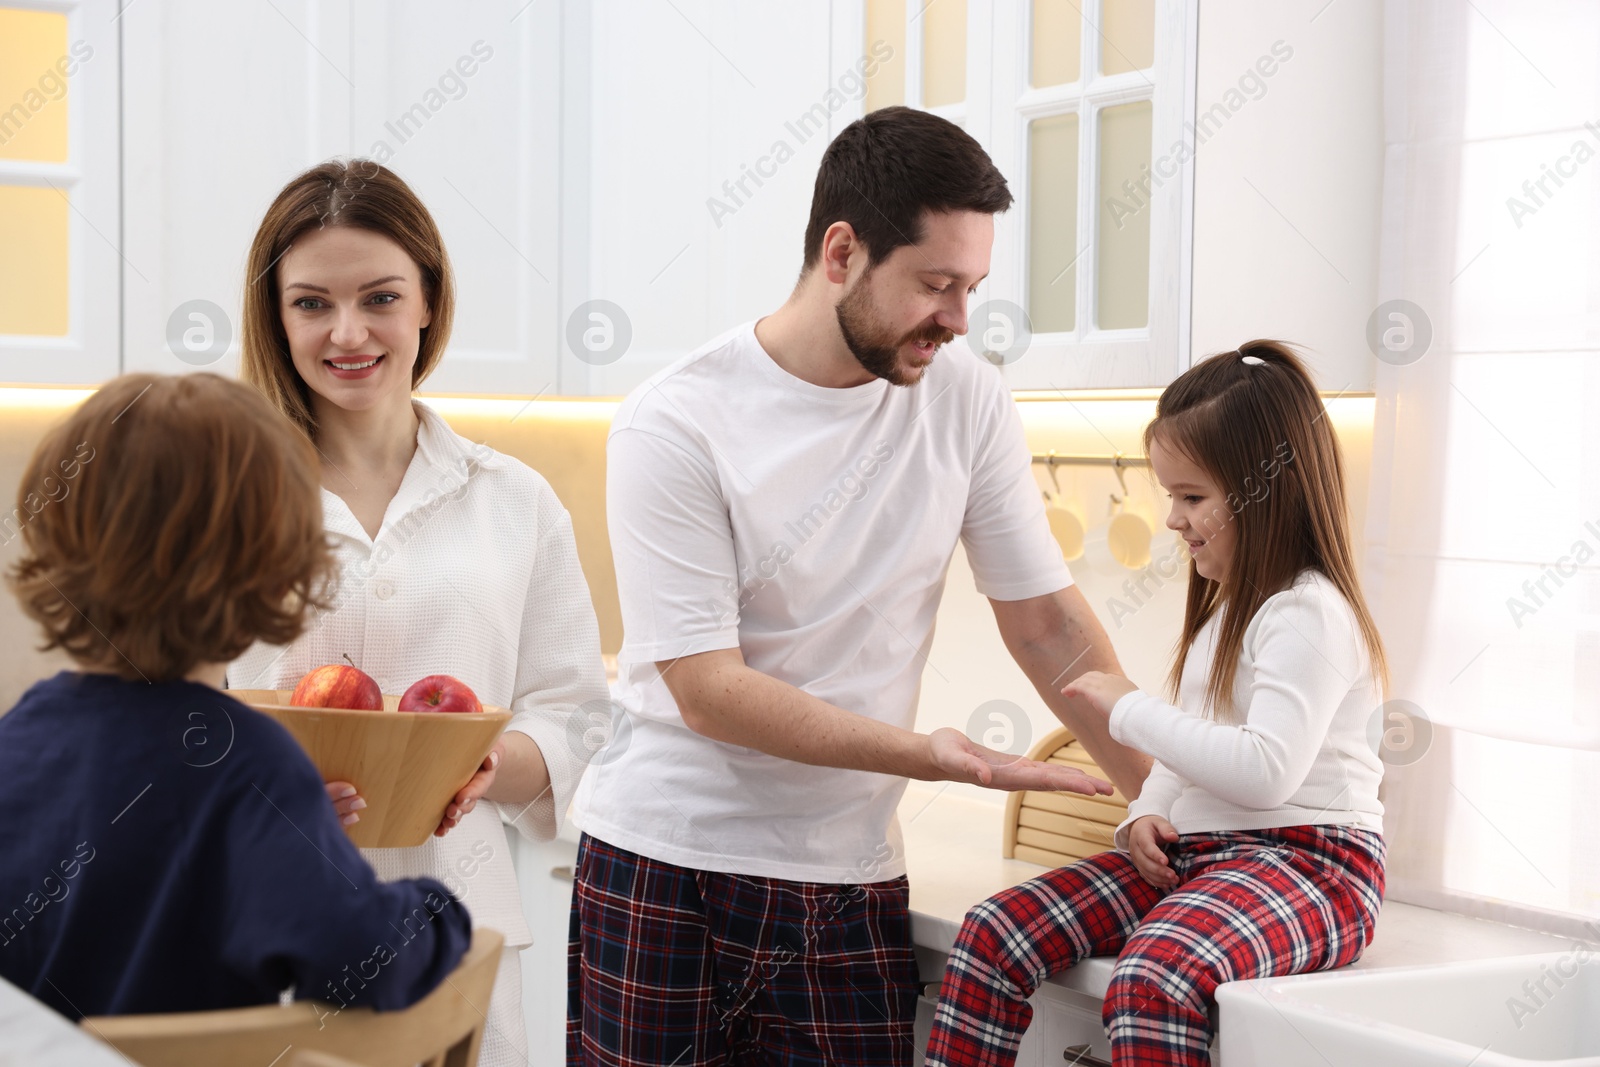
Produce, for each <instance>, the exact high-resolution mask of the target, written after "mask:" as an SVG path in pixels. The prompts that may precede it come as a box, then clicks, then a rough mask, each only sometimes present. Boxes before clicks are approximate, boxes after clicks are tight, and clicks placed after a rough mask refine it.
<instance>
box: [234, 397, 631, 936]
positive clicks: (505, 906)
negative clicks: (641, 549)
mask: <svg viewBox="0 0 1600 1067" xmlns="http://www.w3.org/2000/svg"><path fill="white" fill-rule="evenodd" d="M416 411H417V416H418V419H419V421H420V426H419V427H418V430H417V450H416V453H415V455H414V456H413V457H412V460H411V465H410V466H409V467H408V468H407V469H406V474H405V478H404V480H403V481H402V482H401V484H400V489H399V491H398V492H397V493H396V494H395V497H394V500H393V501H391V502H390V504H389V507H388V510H387V511H386V512H385V513H384V516H383V524H382V526H381V527H380V528H379V530H378V536H377V537H375V538H371V537H368V536H367V532H366V530H364V529H363V528H362V526H361V524H360V523H359V522H358V521H357V520H356V518H355V516H354V515H353V514H352V513H351V511H350V509H349V507H348V506H346V504H345V502H344V501H343V500H342V499H340V498H339V497H338V496H336V495H335V494H333V493H331V492H329V491H327V490H326V489H324V490H323V492H322V507H323V521H324V524H325V525H326V527H327V530H328V535H329V538H330V541H331V542H332V544H333V546H334V550H335V553H336V555H337V557H338V561H339V587H338V592H337V596H336V599H335V601H334V603H333V606H332V608H331V609H330V610H329V611H327V612H325V613H322V614H320V615H317V616H316V617H315V618H313V619H312V620H311V622H310V624H309V625H308V627H307V630H306V632H305V633H304V634H302V635H301V636H300V638H299V639H298V640H296V641H295V642H293V643H292V644H290V645H287V646H283V647H274V646H271V645H264V644H257V645H254V646H253V647H251V648H250V649H249V650H248V651H247V652H245V654H244V655H243V656H241V657H240V658H239V659H238V660H236V661H234V663H233V664H232V665H231V666H230V667H229V669H228V684H229V686H230V687H231V688H236V689H289V688H292V687H293V686H294V685H295V684H296V683H297V682H298V681H299V680H300V678H301V677H302V676H303V675H304V674H305V673H306V672H307V671H309V670H311V669H312V668H314V667H319V666H321V665H323V664H326V663H338V662H340V661H341V659H342V657H343V656H344V655H345V654H346V653H348V654H349V655H350V658H351V659H352V660H354V661H355V663H356V666H358V667H360V668H361V669H362V670H364V671H366V672H367V673H368V674H370V675H371V676H372V677H373V678H374V679H375V680H376V681H377V683H378V686H379V687H380V688H381V689H382V690H383V691H384V692H385V693H403V692H405V690H406V689H407V688H409V687H410V685H411V683H412V682H415V681H417V680H418V679H420V678H422V677H424V676H426V675H429V674H449V675H453V676H455V677H457V678H459V679H461V680H462V681H463V682H465V683H467V685H469V686H471V687H472V690H473V692H474V693H476V694H477V696H478V698H479V699H480V700H481V701H483V702H484V703H485V704H494V705H498V706H500V707H504V708H508V709H510V710H511V711H512V712H513V717H512V719H511V722H510V723H509V724H508V725H507V727H506V729H507V731H516V732H518V733H523V734H527V735H528V736H529V737H531V738H533V740H534V741H535V742H536V743H537V744H538V745H539V750H540V752H541V753H542V754H543V756H544V761H545V764H546V765H547V766H548V767H549V769H550V782H551V789H549V790H548V791H546V793H545V794H544V796H542V797H540V798H539V799H538V800H536V801H535V802H534V803H533V804H531V805H529V806H528V807H527V808H526V809H525V810H523V809H518V808H513V807H512V806H510V805H505V806H501V805H496V804H493V803H488V802H483V803H479V804H478V805H477V807H476V808H475V809H474V810H473V811H472V812H470V813H469V814H468V815H467V816H466V817H465V818H464V819H462V820H461V822H460V823H459V824H458V825H457V826H456V827H455V828H454V829H452V830H451V831H450V832H449V833H448V834H446V835H445V836H444V837H442V838H440V837H435V838H429V840H428V842H427V843H426V844H423V845H419V846H417V847H415V848H397V849H363V850H362V854H363V855H364V856H365V857H366V858H367V860H368V861H369V862H370V863H371V864H372V866H373V868H374V869H375V870H376V871H377V873H378V877H379V878H381V879H383V880H384V881H391V880H393V879H396V878H408V877H416V876H419V875H428V876H431V877H434V878H437V879H439V880H440V881H442V882H444V883H445V885H446V886H448V887H449V888H450V889H451V890H452V891H453V892H455V893H456V894H457V895H458V896H460V897H461V898H462V899H463V900H465V901H466V903H467V907H468V909H469V910H470V911H471V912H472V918H473V922H474V924H481V925H484V926H489V927H492V928H494V929H496V930H499V931H500V932H502V933H503V934H505V937H506V944H507V946H508V947H515V946H519V945H527V944H529V943H531V941H532V937H531V935H530V933H529V931H528V927H527V923H526V920H525V919H524V918H523V912H522V901H521V897H520V895H519V893H518V891H517V882H516V875H515V873H514V871H513V869H512V864H511V856H510V853H509V851H508V849H507V844H506V832H505V827H504V825H503V823H505V822H510V823H512V824H513V825H516V826H517V827H518V828H519V829H521V830H522V831H523V832H524V833H525V834H527V835H528V836H529V837H532V838H535V839H545V840H547V839H549V838H551V837H554V836H555V832H556V828H557V821H558V820H559V819H560V817H561V816H562V815H564V814H565V812H566V810H567V804H568V802H569V801H570V800H571V798H572V793H573V790H574V789H575V788H576V787H577V784H578V779H579V777H581V775H582V773H583V769H584V767H585V766H586V765H587V762H588V754H589V750H590V747H591V746H587V745H586V744H585V743H584V731H585V729H586V728H588V727H589V726H590V725H591V722H590V718H591V715H592V713H593V711H594V708H596V707H600V708H605V707H607V705H606V700H607V691H606V681H605V668H604V666H603V665H602V663H601V659H600V633H599V627H598V624H597V623H596V621H595V614H594V607H593V604H592V603H591V601H590V599H589V589H588V585H587V583H586V582H585V581H584V577H583V571H582V569H581V567H580V566H579V563H578V553H577V546H576V544H575V542H574V540H573V536H572V522H571V519H570V517H569V516H568V514H567V512H566V509H565V508H563V507H562V506H561V501H560V500H558V499H557V498H556V494H555V491H554V490H552V489H551V488H550V485H549V483H548V482H546V481H545V480H544V479H543V478H542V477H540V476H539V475H538V474H537V473H536V472H534V471H533V470H532V469H531V468H529V467H528V466H526V465H525V464H523V463H521V462H519V461H518V460H516V459H514V458H512V457H510V456H505V455H502V454H500V453H498V452H496V451H494V450H493V449H492V448H489V447H488V446H487V445H478V444H474V443H472V442H471V441H468V440H467V439H466V438H463V437H460V436H458V435H456V434H455V433H454V432H453V431H452V430H451V429H450V427H449V426H448V425H447V424H446V423H445V421H444V419H443V418H441V417H440V416H439V415H438V414H437V413H435V412H434V411H432V410H431V409H430V408H428V407H427V406H426V405H424V404H420V403H418V404H416ZM591 701H598V702H599V703H598V704H591V705H590V707H589V709H588V712H587V713H586V712H584V711H582V710H580V709H582V708H583V706H584V705H585V704H587V703H589V702H591Z"/></svg>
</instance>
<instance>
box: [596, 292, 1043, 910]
mask: <svg viewBox="0 0 1600 1067" xmlns="http://www.w3.org/2000/svg"><path fill="white" fill-rule="evenodd" d="M607 471H608V473H607V479H606V481H607V485H606V507H607V512H608V515H609V521H610V527H611V548H612V553H613V555H614V557H615V561H616V569H617V584H618V588H619V592H620V596H621V603H622V619H623V629H624V643H623V647H622V652H621V655H620V669H621V675H620V678H619V686H618V690H617V694H616V699H617V701H618V703H619V704H620V705H621V707H622V709H623V718H622V720H621V722H620V723H619V725H618V728H617V731H616V737H615V739H614V740H613V743H612V747H611V748H610V749H608V750H605V751H603V752H602V753H601V754H600V755H599V756H597V757H596V759H597V764H596V766H594V767H593V768H591V770H590V772H589V773H588V774H587V775H586V776H585V778H584V781H583V784H582V785H581V786H580V788H579V791H578V799H577V804H578V821H579V824H580V825H582V826H583V827H584V829H585V830H586V831H587V832H588V833H590V834H592V835H593V836H595V837H597V838H599V839H601V840H603V841H606V842H608V843H610V844H613V845H616V846H618V847H621V848H625V849H628V850H630V851H633V852H637V853H639V854H641V855H644V856H648V857H650V858H652V859H657V860H660V861H663V862H667V863H674V864H678V865H680V866H685V867H690V868H694V869H698V870H711V871H722V872H731V873H739V874H747V875H754V876H759V877H768V878H785V879H790V880H795V881H809V882H837V883H860V882H875V881H883V880H886V879H889V878H894V877H898V876H899V875H900V874H902V873H904V871H905V862H904V859H903V849H902V848H901V840H900V829H899V826H898V825H897V824H896V822H895V818H894V812H895V807H896V806H897V805H898V803H899V801H900V796H901V794H902V793H903V792H904V790H905V784H906V783H905V779H903V778H899V777H896V776H892V775H887V774H872V773H867V772H864V771H850V770H838V769H833V768H826V767H813V766H809V765H805V764H801V763H795V762H792V761H789V760H785V759H780V758H778V757H776V756H769V755H766V754H764V753H761V752H758V751H756V750H754V749H749V748H741V747H739V746H736V745H730V744H724V743H721V742H718V741H713V740H711V739H709V738H707V737H704V736H702V735H700V734H697V733H695V732H693V731H692V730H690V729H689V728H688V727H687V726H685V725H684V722H683V719H682V717H681V716H680V715H679V713H678V707H677V704H676V703H675V702H674V701H673V698H672V695H671V693H670V692H669V691H668V690H667V687H666V684H665V683H664V682H663V681H662V679H661V677H660V675H659V673H658V672H657V670H656V668H655V663H656V662H657V661H659V660H667V659H675V658H677V657H680V656H690V655H694V654H696V653H699V652H709V651H713V650H716V649H725V648H738V649H740V650H741V651H742V652H743V655H744V659H745V662H746V663H747V664H748V665H749V666H751V667H753V668H754V669H756V670H758V671H761V672H763V673H765V674H768V675H770V676H772V677H774V678H777V679H780V680H782V681H785V682H788V683H789V684H791V685H794V686H796V687H798V688H800V689H803V690H805V691H806V692H808V693H810V694H811V695H813V696H816V697H819V698H820V699H822V700H825V701H827V702H829V703H830V704H834V705H837V706H838V707H841V708H844V709H846V710H847V711H853V712H855V713H857V714H860V715H865V716H868V717H870V718H873V719H876V720H878V721H881V722H886V723H891V724H893V725H895V726H900V727H905V728H910V727H911V726H912V725H913V723H914V721H915V719H916V708H917V695H918V690H919V687H920V684H921V677H922V668H923V665H924V664H925V663H926V661H927V654H928V650H929V648H930V647H931V646H932V644H933V625H934V614H935V612H936V611H937V609H938V606H939V598H940V595H941V594H942V592H943V589H944V581H945V572H946V569H947V567H948V565H949V563H950V557H951V555H952V554H953V552H954V551H955V546H956V542H957V540H960V541H962V542H963V543H964V544H965V545H966V549H967V555H968V558H969V559H970V560H971V563H972V572H973V575H974V576H975V578H976V584H977V588H978V590H979V592H981V593H983V594H984V595H986V596H989V597H992V598H994V599H997V600H1024V599H1027V598H1029V597H1034V596H1042V595H1044V594H1047V593H1053V592H1055V591H1057V590H1059V589H1062V588H1065V587H1066V586H1068V585H1070V584H1071V582H1072V578H1071V575H1069V574H1068V572H1067V568H1066V564H1065V563H1063V562H1062V559H1061V550H1060V549H1059V548H1058V547H1057V545H1056V543H1055V542H1054V541H1053V540H1052V539H1051V537H1050V534H1049V530H1048V527H1047V526H1046V523H1045V519H1044V514H1043V504H1042V501H1041V498H1040V495H1039V490H1038V488H1037V485H1036V483H1035V482H1034V480H1033V474H1032V471H1031V466H1030V458H1029V452H1028V447H1027V444H1026V442H1025V440H1024V438H1023V432H1022V422H1021V419H1020V418H1019V417H1018V414H1017V410H1016V405H1015V403H1014V401H1013V400H1012V399H1011V396H1010V394H1009V393H1008V392H1007V390H1006V387H1005V384H1004V383H1003V382H1002V381H1001V379H1000V376H999V374H998V373H997V372H996V371H995V370H994V368H992V367H990V366H988V365H986V364H984V363H982V362H980V361H979V360H978V359H977V358H976V357H975V356H973V355H972V354H971V353H970V352H969V351H968V350H967V348H966V346H965V345H961V344H956V345H951V346H949V347H948V348H946V349H945V350H944V351H942V352H941V353H940V354H939V355H938V357H937V358H936V359H935V360H934V362H933V364H932V365H931V366H930V367H929V368H928V370H927V371H926V373H925V375H924V378H923V380H922V381H921V382H920V383H919V384H917V385H916V386H914V387H911V388H901V387H895V386H891V385H889V383H887V382H885V381H882V380H874V381H872V382H869V383H868V384H866V385H859V386H854V387H851V388H848V389H830V388H824V387H822V386H817V385H812V384H810V383H808V382H805V381H802V380H801V379H799V378H796V377H794V376H793V375H791V374H789V373H788V372H787V371H785V370H783V369H782V368H781V367H779V366H778V364H776V363H775V362H773V360H772V358H771V357H770V356H768V355H767V353H766V351H765V350H764V349H763V348H762V347H761V345H760V343H759V342H757V340H756V335H755V325H754V323H749V324H746V325H744V326H742V327H740V328H738V329H737V330H734V331H731V332H730V333H728V334H725V335H723V336H722V337H720V338H718V339H716V340H714V341H712V342H711V343H709V344H708V345H706V346H705V347H704V348H702V349H700V350H699V351H697V352H695V353H693V354H691V355H689V356H687V357H685V358H684V359H683V360H681V361H679V362H678V363H676V364H674V365H673V366H671V367H669V368H667V369H665V370H663V371H662V372H660V373H659V374H657V375H656V376H655V377H653V378H651V379H650V380H649V381H647V382H645V383H644V384H643V385H642V386H640V387H639V388H638V389H636V390H635V391H634V392H633V393H632V395H630V396H629V397H628V399H627V401H626V402H625V403H624V404H623V405H622V408H621V409H620V410H619V411H618V412H617V416H616V419H615V421H614V422H613V423H612V427H611V436H610V440H609V443H608V446H607Z"/></svg>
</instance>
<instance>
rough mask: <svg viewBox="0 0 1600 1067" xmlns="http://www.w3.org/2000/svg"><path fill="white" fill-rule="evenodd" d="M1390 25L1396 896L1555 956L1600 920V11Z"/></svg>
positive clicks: (1393, 5)
mask: <svg viewBox="0 0 1600 1067" xmlns="http://www.w3.org/2000/svg"><path fill="white" fill-rule="evenodd" d="M1385 19H1386V25H1385V35H1386V40H1385V48H1386V55H1385V100H1384V106H1385V115H1384V127H1385V145H1386V153H1385V173H1384V233H1383V250H1382V262H1381V265H1380V290H1381V291H1380V300H1383V301H1392V300H1403V301H1409V302H1410V304H1411V305H1413V306H1412V307H1407V306H1404V305H1387V304H1386V305H1384V306H1383V307H1380V313H1381V314H1380V315H1379V318H1380V319H1381V321H1380V322H1379V323H1378V324H1377V326H1378V329H1379V330H1380V332H1383V333H1386V334H1387V336H1388V339H1389V342H1390V345H1391V349H1389V350H1385V353H1384V354H1383V355H1382V356H1380V362H1379V365H1378V375H1377V383H1378V384H1377V392H1378V401H1377V425H1376V427H1375V436H1374V455H1373V468H1372V469H1373V483H1372V497H1371V502H1370V506H1369V511H1368V525H1367V539H1368V548H1367V567H1368V574H1367V581H1368V586H1369V592H1370V593H1371V595H1372V598H1373V605H1374V608H1375V610H1376V612H1377V614H1378V621H1379V625H1380V626H1381V628H1382V630H1383V633H1384V636H1385V638H1386V640H1387V643H1388V648H1389V652H1390V654H1391V658H1392V663H1393V668H1394V672H1393V673H1394V677H1393V681H1392V685H1391V690H1390V696H1391V698H1397V699H1403V700H1407V701H1410V702H1412V703H1413V704H1415V705H1416V707H1418V708H1420V709H1421V713H1422V715H1424V716H1426V718H1427V719H1428V720H1429V721H1430V722H1431V724H1432V736H1431V738H1429V737H1427V736H1426V735H1427V733H1428V730H1427V728H1426V726H1422V727H1419V728H1417V729H1416V730H1415V731H1414V732H1413V733H1412V735H1411V747H1410V748H1409V749H1406V748H1404V742H1403V735H1404V731H1405V729H1406V728H1407V726H1408V724H1407V722H1406V720H1405V719H1403V718H1399V717H1395V716H1392V715H1391V716H1389V717H1388V718H1387V720H1386V722H1385V723H1384V724H1383V725H1384V726H1385V727H1388V728H1390V729H1393V730H1397V731H1399V732H1398V733H1396V734H1395V735H1394V736H1395V737H1397V738H1402V745H1401V748H1400V749H1399V750H1398V751H1395V752H1391V753H1390V754H1389V758H1390V759H1391V760H1392V765H1391V768H1390V771H1389V774H1388V776H1387V780H1386V786H1385V800H1386V803H1387V804H1388V807H1389V817H1388V837H1389V841H1390V850H1391V851H1390V860H1391V863H1390V897H1391V898H1393V899H1401V900H1410V901H1413V902H1417V903H1426V904H1431V905H1435V906H1443V907H1449V908H1452V909H1455V910H1466V911H1469V912H1475V913H1478V914H1485V915H1491V916H1495V917H1499V918H1504V919H1507V920H1509V921H1517V922H1522V923H1526V924H1534V925H1540V926H1545V927H1547V928H1551V929H1566V930H1568V931H1569V932H1571V931H1575V930H1576V929H1578V927H1579V925H1580V923H1581V922H1582V921H1583V920H1584V919H1586V918H1591V917H1596V916H1600V804H1597V803H1596V801H1597V800H1600V582H1597V581H1596V575H1597V573H1600V63H1597V62H1596V57H1597V56H1600V4H1596V3H1593V2H1586V0H1578V2H1568V3H1561V2H1541V3H1538V4H1527V3H1519V2H1516V0H1472V2H1471V3H1466V2H1463V0H1409V2H1408V0H1389V2H1388V4H1387V6H1386V14H1385ZM1390 310H1392V312H1393V314H1390V313H1389V311H1390ZM1430 330H1431V335H1432V336H1431V342H1430V343H1429V345H1428V347H1427V349H1426V351H1425V352H1423V353H1422V354H1421V355H1420V357H1419V355H1418V352H1419V351H1420V342H1421V341H1422V339H1423V336H1424V334H1426V333H1427V332H1429V331H1430ZM1391 710H1393V709H1392V708H1391Z"/></svg>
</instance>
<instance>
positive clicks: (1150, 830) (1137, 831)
mask: <svg viewBox="0 0 1600 1067" xmlns="http://www.w3.org/2000/svg"><path fill="white" fill-rule="evenodd" d="M1177 840H1178V831H1177V830H1174V829H1173V828H1172V824H1171V823H1170V822H1168V821H1167V820H1165V819H1163V818H1162V817H1161V816H1159V815H1146V816H1143V817H1142V818H1138V819H1135V820H1134V821H1133V825H1132V826H1130V827H1128V855H1129V856H1130V857H1131V858H1132V859H1133V865H1134V866H1135V867H1137V868H1139V873H1140V874H1141V875H1143V876H1144V880H1145V881H1147V882H1149V883H1150V884H1151V885H1153V886H1155V887H1156V888H1157V889H1174V888H1176V887H1177V885H1178V872H1176V871H1174V870H1173V869H1172V864H1171V862H1169V861H1168V859H1167V853H1166V849H1165V847H1164V846H1166V845H1170V844H1172V843H1173V842H1175V841H1177Z"/></svg>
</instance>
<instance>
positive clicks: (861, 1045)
mask: <svg viewBox="0 0 1600 1067" xmlns="http://www.w3.org/2000/svg"><path fill="white" fill-rule="evenodd" d="M908 904H909V890H908V888H907V884H906V880H905V878H904V877H900V878H895V879H892V880H890V881H885V882H872V883H867V884H863V885H831V884H825V883H816V882H791V881H786V880H783V879H777V878H755V877H750V876H747V875H739V874H719V873H716V872H712V871H697V870H693V869H690V868H687V867H678V866H675V865H673V864H670V863H661V862H658V861H656V860H652V859H647V858H645V857H643V856H639V855H636V854H635V853H632V852H628V851H626V850H624V849H620V848H616V847H614V846H612V845H608V844H606V843H605V842H604V841H599V840H596V839H595V838H592V837H589V836H587V835H585V836H584V838H583V840H582V843H581V844H580V846H579V850H578V869H577V878H576V884H575V886H574V888H573V894H572V926H571V936H570V939H569V941H568V945H567V963H568V972H567V973H568V986H567V1064H568V1067H710V1065H718V1067H721V1065H731V1064H769V1063H771V1064H777V1063H782V1064H785V1065H794V1067H801V1065H812V1064H814V1065H816V1067H824V1065H826V1067H840V1065H846V1064H847V1065H849V1067H878V1065H882V1067H903V1065H907V1064H909V1063H910V1062H911V1060H912V1054H913V1051H914V1047H913V1044H912V1023H913V1019H914V1018H915V1015H916V999H917V988H918V986H917V969H916V960H915V958H914V956H913V954H912V948H911V913H910V909H909V907H908Z"/></svg>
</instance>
